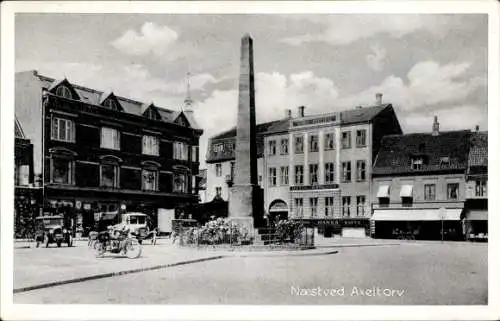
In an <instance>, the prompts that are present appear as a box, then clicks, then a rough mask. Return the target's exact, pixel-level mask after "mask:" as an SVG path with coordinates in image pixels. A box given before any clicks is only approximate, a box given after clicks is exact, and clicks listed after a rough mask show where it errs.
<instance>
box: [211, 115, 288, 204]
mask: <svg viewBox="0 0 500 321" xmlns="http://www.w3.org/2000/svg"><path fill="white" fill-rule="evenodd" d="M279 122H280V121H272V122H267V123H263V124H258V125H257V175H258V183H259V186H260V187H263V184H262V168H263V165H262V164H263V160H262V156H263V149H264V147H263V144H264V143H263V141H264V137H263V135H262V133H263V132H265V131H266V130H267V129H268V128H269V127H270V126H271V125H273V124H276V123H279ZM235 144H236V128H232V129H230V130H228V131H225V132H223V133H220V134H217V135H215V136H213V137H211V138H210V139H209V143H208V150H207V154H206V166H207V168H206V170H207V173H206V191H205V195H206V200H205V202H210V201H212V200H214V199H216V198H217V199H222V200H224V201H228V198H229V187H230V186H232V184H233V177H234V170H235V153H234V151H235Z"/></svg>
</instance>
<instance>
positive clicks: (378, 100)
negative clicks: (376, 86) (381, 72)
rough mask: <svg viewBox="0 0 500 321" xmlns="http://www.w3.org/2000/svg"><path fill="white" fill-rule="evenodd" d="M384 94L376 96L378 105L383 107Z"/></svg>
mask: <svg viewBox="0 0 500 321" xmlns="http://www.w3.org/2000/svg"><path fill="white" fill-rule="evenodd" d="M382 95H383V94H382V93H376V94H375V99H376V102H377V105H382Z"/></svg>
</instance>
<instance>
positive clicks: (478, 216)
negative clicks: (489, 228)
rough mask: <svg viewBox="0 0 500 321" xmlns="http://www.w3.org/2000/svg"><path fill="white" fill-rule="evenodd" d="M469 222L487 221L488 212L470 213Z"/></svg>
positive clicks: (477, 211)
mask: <svg viewBox="0 0 500 321" xmlns="http://www.w3.org/2000/svg"><path fill="white" fill-rule="evenodd" d="M467 220H469V221H487V220H488V211H481V210H474V211H469V213H468V214H467Z"/></svg>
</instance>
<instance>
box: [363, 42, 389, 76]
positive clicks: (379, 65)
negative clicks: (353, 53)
mask: <svg viewBox="0 0 500 321" xmlns="http://www.w3.org/2000/svg"><path fill="white" fill-rule="evenodd" d="M370 49H371V51H372V54H369V55H367V56H366V63H367V64H368V66H369V67H370V68H371V69H373V70H375V71H381V70H382V69H384V63H385V58H386V57H387V50H386V49H385V48H384V47H382V46H380V45H372V46H370Z"/></svg>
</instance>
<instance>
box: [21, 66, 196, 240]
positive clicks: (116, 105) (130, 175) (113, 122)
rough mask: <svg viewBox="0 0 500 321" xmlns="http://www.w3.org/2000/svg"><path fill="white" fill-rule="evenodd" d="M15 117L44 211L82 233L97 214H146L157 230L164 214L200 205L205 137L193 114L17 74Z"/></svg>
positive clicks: (30, 72)
mask: <svg viewBox="0 0 500 321" xmlns="http://www.w3.org/2000/svg"><path fill="white" fill-rule="evenodd" d="M15 90H16V98H15V99H16V101H15V104H16V115H17V117H18V118H19V119H20V121H21V122H22V123H23V125H24V131H25V134H26V135H27V136H28V137H29V138H30V139H31V141H32V144H33V150H34V152H33V155H34V176H35V177H40V179H41V181H42V182H43V202H44V211H50V212H53V213H62V214H64V215H65V217H67V218H68V221H70V224H71V225H72V226H73V227H74V228H75V229H76V230H78V231H82V232H85V231H86V230H88V229H89V228H90V227H91V226H93V224H94V220H95V219H96V216H95V215H94V214H96V213H99V212H116V211H141V212H145V213H147V214H149V215H150V219H151V224H152V225H153V226H156V222H157V214H158V211H159V210H161V209H173V208H174V207H176V206H178V205H183V204H186V203H188V204H189V203H196V202H197V200H198V190H197V186H196V185H197V184H196V182H197V179H196V176H197V175H198V167H199V155H198V154H199V152H198V146H199V137H200V136H201V134H202V133H203V131H202V130H201V129H200V128H199V127H198V125H197V124H196V122H195V121H194V118H193V115H192V112H191V111H184V112H177V111H173V110H168V109H164V108H159V107H157V106H155V105H154V104H153V103H151V104H144V103H141V102H138V101H134V100H131V99H127V98H123V97H119V96H116V95H115V94H113V93H112V92H111V93H103V92H100V91H97V90H94V89H90V88H86V87H82V86H77V85H75V84H72V83H70V82H69V81H68V80H67V79H64V80H61V81H56V80H54V79H51V78H48V77H45V76H42V75H39V74H38V73H37V72H36V71H29V72H23V73H18V74H16V89H15Z"/></svg>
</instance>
